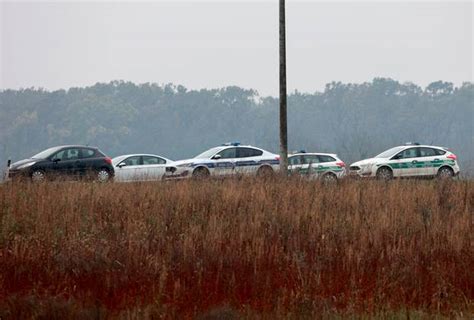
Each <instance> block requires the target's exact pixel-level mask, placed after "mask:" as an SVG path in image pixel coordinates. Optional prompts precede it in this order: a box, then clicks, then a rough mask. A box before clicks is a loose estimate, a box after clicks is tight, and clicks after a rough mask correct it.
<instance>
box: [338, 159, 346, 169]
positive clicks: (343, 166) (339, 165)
mask: <svg viewBox="0 0 474 320" xmlns="http://www.w3.org/2000/svg"><path fill="white" fill-rule="evenodd" d="M336 166H338V167H341V168H345V167H346V164H345V163H344V162H342V161H341V162H336Z"/></svg>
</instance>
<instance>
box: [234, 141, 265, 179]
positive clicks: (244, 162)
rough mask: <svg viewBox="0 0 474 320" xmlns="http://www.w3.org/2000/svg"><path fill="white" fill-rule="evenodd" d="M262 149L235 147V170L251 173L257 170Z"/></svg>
mask: <svg viewBox="0 0 474 320" xmlns="http://www.w3.org/2000/svg"><path fill="white" fill-rule="evenodd" d="M262 154H263V151H262V150H258V149H254V148H248V147H239V148H237V155H236V156H237V159H236V161H235V172H236V173H240V174H251V173H254V172H257V170H258V168H259V167H260V165H261V163H260V162H259V161H260V160H261V156H262Z"/></svg>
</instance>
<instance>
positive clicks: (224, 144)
mask: <svg viewBox="0 0 474 320" xmlns="http://www.w3.org/2000/svg"><path fill="white" fill-rule="evenodd" d="M222 145H223V146H234V147H237V146H240V142H238V141H236V142H226V143H223V144H222Z"/></svg>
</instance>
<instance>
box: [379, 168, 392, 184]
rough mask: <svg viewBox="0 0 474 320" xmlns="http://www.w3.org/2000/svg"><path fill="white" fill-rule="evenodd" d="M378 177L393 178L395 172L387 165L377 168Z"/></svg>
mask: <svg viewBox="0 0 474 320" xmlns="http://www.w3.org/2000/svg"><path fill="white" fill-rule="evenodd" d="M377 179H379V180H385V181H388V180H392V179H393V172H392V170H390V169H389V168H387V167H382V168H380V169H378V170H377Z"/></svg>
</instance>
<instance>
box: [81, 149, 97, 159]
mask: <svg viewBox="0 0 474 320" xmlns="http://www.w3.org/2000/svg"><path fill="white" fill-rule="evenodd" d="M81 151H82V158H92V157H93V156H95V150H92V149H82V150H81Z"/></svg>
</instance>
